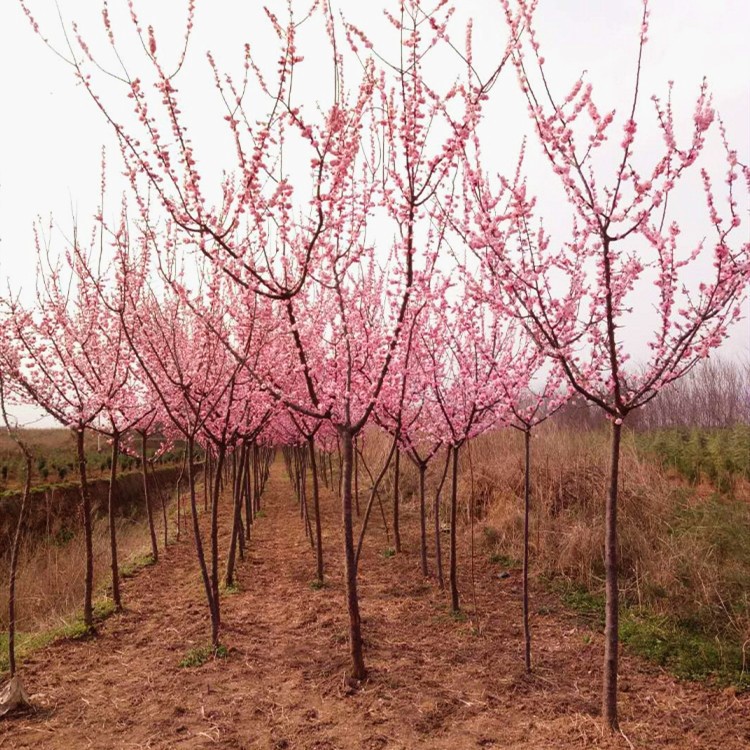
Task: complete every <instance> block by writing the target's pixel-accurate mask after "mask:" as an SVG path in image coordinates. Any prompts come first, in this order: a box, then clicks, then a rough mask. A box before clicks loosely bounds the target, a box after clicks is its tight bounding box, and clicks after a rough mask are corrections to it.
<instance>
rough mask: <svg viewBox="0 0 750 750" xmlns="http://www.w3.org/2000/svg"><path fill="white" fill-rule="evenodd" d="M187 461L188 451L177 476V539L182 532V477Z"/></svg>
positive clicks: (178, 539) (183, 455)
mask: <svg viewBox="0 0 750 750" xmlns="http://www.w3.org/2000/svg"><path fill="white" fill-rule="evenodd" d="M186 462H187V451H185V452H183V454H182V467H181V468H180V475H179V476H178V477H177V488H176V494H177V537H176V539H177V541H178V542H179V541H180V534H181V532H182V478H183V476H184V475H185V463H186Z"/></svg>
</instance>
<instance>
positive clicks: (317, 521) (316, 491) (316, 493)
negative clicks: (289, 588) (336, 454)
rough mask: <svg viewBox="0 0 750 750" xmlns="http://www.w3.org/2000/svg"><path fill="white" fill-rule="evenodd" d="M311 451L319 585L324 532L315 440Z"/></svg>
mask: <svg viewBox="0 0 750 750" xmlns="http://www.w3.org/2000/svg"><path fill="white" fill-rule="evenodd" d="M307 447H308V450H309V451H310V471H311V473H312V489H313V512H314V513H315V561H316V568H317V576H318V583H321V584H322V583H323V530H322V527H321V523H320V487H319V486H318V464H317V461H316V460H315V438H314V437H313V436H312V435H310V436H309V437H308V438H307Z"/></svg>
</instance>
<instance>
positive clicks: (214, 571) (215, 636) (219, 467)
mask: <svg viewBox="0 0 750 750" xmlns="http://www.w3.org/2000/svg"><path fill="white" fill-rule="evenodd" d="M225 458H226V446H225V445H223V444H222V445H220V446H219V453H218V456H217V458H216V468H215V471H214V477H215V481H214V487H213V495H212V497H211V593H212V594H213V599H214V615H215V616H214V619H213V620H212V622H211V641H212V643H213V646H214V648H217V647H218V645H219V626H220V625H221V611H220V608H219V605H220V602H219V496H220V494H221V488H222V485H223V484H224V482H223V479H222V478H223V469H224V459H225Z"/></svg>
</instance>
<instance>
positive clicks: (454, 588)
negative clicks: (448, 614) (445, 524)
mask: <svg viewBox="0 0 750 750" xmlns="http://www.w3.org/2000/svg"><path fill="white" fill-rule="evenodd" d="M459 448H460V446H458V445H454V446H453V447H452V448H451V452H452V453H453V474H452V481H451V529H450V552H451V559H450V570H449V580H450V587H451V609H452V610H453V611H454V612H458V611H459V610H460V606H459V601H458V569H457V564H456V562H457V561H456V521H457V516H458V451H459Z"/></svg>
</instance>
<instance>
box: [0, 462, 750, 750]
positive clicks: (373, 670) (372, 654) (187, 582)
mask: <svg viewBox="0 0 750 750" xmlns="http://www.w3.org/2000/svg"><path fill="white" fill-rule="evenodd" d="M323 504H324V528H325V543H324V550H325V554H326V566H327V575H328V582H327V586H326V587H325V588H323V589H321V590H313V589H312V588H311V587H310V581H311V580H312V578H313V577H314V556H313V552H312V550H311V548H310V544H309V542H307V541H306V540H305V537H304V532H303V526H302V523H301V522H300V520H299V516H298V513H297V509H296V505H295V503H294V499H293V495H292V493H291V490H290V488H289V484H288V482H287V481H286V478H285V476H284V475H283V470H282V467H281V461H278V462H277V464H276V465H275V467H274V470H273V472H272V477H271V481H270V483H269V487H268V489H267V492H266V495H265V496H264V506H265V509H264V513H263V514H262V516H261V517H259V518H258V521H257V524H256V527H255V529H254V532H253V541H252V543H251V550H250V555H249V557H248V558H247V559H246V560H245V562H244V563H241V564H240V569H239V574H238V580H239V587H240V591H239V592H238V593H234V594H231V595H227V596H225V597H224V598H223V601H222V608H223V611H222V619H223V630H222V640H223V642H224V643H225V644H226V645H227V646H228V647H229V654H228V656H227V658H225V659H217V660H215V661H210V662H209V663H207V664H205V665H204V666H202V667H198V668H179V667H178V663H179V662H180V660H181V659H182V658H183V656H184V655H185V654H186V652H187V651H188V650H189V649H190V648H193V647H195V646H197V645H203V644H204V643H205V642H206V641H207V639H208V632H209V629H208V618H207V610H206V605H205V601H204V598H203V592H202V584H201V580H200V575H199V573H198V568H197V563H196V560H195V555H194V551H193V548H192V545H191V544H190V543H189V542H182V543H180V544H178V545H173V546H172V547H170V548H169V550H168V551H167V552H166V554H164V555H163V557H162V558H160V562H159V564H158V565H156V566H153V567H151V568H147V569H145V570H143V571H142V572H141V573H140V574H139V575H137V576H136V577H135V578H133V579H131V580H128V581H126V582H124V586H123V598H124V601H125V602H126V607H127V609H126V611H125V612H124V613H122V614H119V615H115V616H113V617H111V618H110V619H109V620H108V621H107V622H106V623H104V624H103V625H102V626H101V627H100V630H99V634H98V635H97V636H96V637H95V638H93V639H90V640H87V641H70V642H61V643H58V644H56V645H53V646H50V647H48V648H47V649H45V650H43V651H40V652H37V653H36V654H35V655H34V656H33V657H31V658H29V659H28V660H27V661H26V662H25V663H24V664H23V666H22V669H21V673H22V676H23V679H24V682H25V685H26V687H27V690H28V691H29V692H30V693H31V694H32V695H33V700H34V703H35V705H36V707H37V710H36V711H35V712H33V713H27V714H25V715H21V716H18V717H16V718H13V719H11V720H6V721H4V722H0V748H2V749H3V750H5V748H130V749H133V750H135V749H136V748H236V749H239V748H273V749H274V750H281V749H282V748H290V749H294V748H301V749H309V750H312V749H313V748H317V749H318V750H324V749H326V750H334V748H341V749H342V750H343V749H349V748H363V749H370V750H375V749H377V748H394V749H395V748H403V749H407V748H408V749H410V748H435V749H436V750H438V749H446V750H448V749H450V750H462V749H463V748H582V747H596V748H666V747H669V748H680V749H681V750H682V749H683V748H702V749H709V750H710V749H711V748H721V749H722V750H733V749H735V748H736V749H738V750H739V748H748V747H750V696H739V697H738V696H735V695H734V694H733V693H731V692H727V691H724V692H722V691H719V690H713V689H710V688H708V687H706V686H704V685H699V684H693V683H687V682H680V681H677V680H675V679H674V678H672V677H670V676H668V675H667V674H665V673H663V672H661V671H660V670H658V669H655V668H654V667H652V666H649V665H647V664H646V663H644V662H643V661H641V660H640V659H638V658H635V657H629V656H628V655H627V654H626V655H625V656H624V658H623V662H622V666H621V694H620V710H621V716H622V728H623V733H622V734H619V735H616V736H609V735H607V734H606V733H604V732H603V730H602V729H601V723H600V719H599V716H598V714H599V682H600V664H601V656H602V639H601V636H600V635H599V634H598V633H594V632H592V631H591V630H590V629H589V628H588V627H587V626H586V625H585V624H581V623H580V622H579V621H578V620H576V618H575V617H574V616H572V615H570V614H568V613H566V612H565V611H564V609H563V608H562V606H561V605H560V603H559V601H558V600H557V599H556V598H555V597H554V596H552V595H551V594H537V595H536V596H535V598H534V602H533V606H532V611H533V612H534V616H533V621H532V627H533V635H534V658H535V662H536V663H535V670H534V673H533V675H531V676H527V675H525V673H524V669H523V656H522V644H521V630H520V626H519V622H520V575H519V573H518V572H517V571H512V572H511V574H510V576H509V577H507V578H500V577H498V568H497V566H494V565H491V564H490V563H489V562H488V561H487V559H486V557H487V556H486V554H477V555H476V562H475V571H474V572H475V576H474V577H475V588H476V604H477V613H476V614H475V615H474V616H473V618H471V619H469V620H466V621H460V620H456V619H454V618H452V617H451V616H450V614H449V609H448V605H447V600H446V596H445V594H444V593H442V592H440V591H439V589H438V588H437V586H436V585H435V584H434V582H433V581H432V580H424V579H423V578H422V577H421V575H420V573H419V561H418V539H417V536H416V535H417V526H416V516H415V515H414V512H413V508H412V507H411V506H409V505H408V504H407V505H406V507H405V509H404V520H403V527H404V531H403V532H402V535H403V538H404V548H405V552H404V553H403V554H400V555H396V556H395V557H385V556H384V555H383V554H382V553H383V550H384V549H385V547H386V540H385V537H384V534H383V531H382V529H375V530H374V533H373V534H372V536H370V537H368V540H367V543H366V550H365V554H364V557H363V560H362V563H361V573H360V580H361V589H360V594H361V601H362V615H363V630H364V636H365V640H366V661H367V664H368V667H369V678H368V680H367V681H365V682H364V683H363V684H362V685H361V686H359V687H352V686H351V685H349V684H348V682H347V680H346V668H347V663H348V662H347V644H346V632H347V626H346V615H345V611H344V591H343V573H342V562H341V556H340V554H339V548H340V546H341V543H340V542H341V540H340V523H339V513H338V507H337V505H336V503H335V501H334V499H333V497H332V496H330V495H329V494H326V495H325V497H324V503H323ZM227 515H228V514H225V517H226V516H227ZM469 538H470V537H469V535H468V533H467V535H466V538H465V539H464V540H463V541H464V542H465V544H464V545H463V548H462V564H461V569H462V574H463V575H462V579H461V593H462V596H463V602H464V604H465V606H466V609H467V611H469V612H473V596H472V586H471V576H470V565H469V544H468V542H469ZM224 541H226V537H225V539H224ZM224 546H225V545H224Z"/></svg>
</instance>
